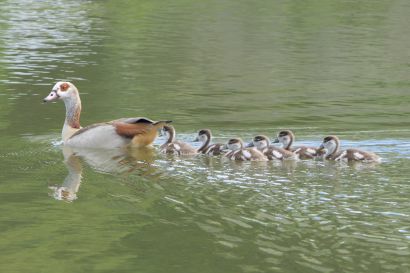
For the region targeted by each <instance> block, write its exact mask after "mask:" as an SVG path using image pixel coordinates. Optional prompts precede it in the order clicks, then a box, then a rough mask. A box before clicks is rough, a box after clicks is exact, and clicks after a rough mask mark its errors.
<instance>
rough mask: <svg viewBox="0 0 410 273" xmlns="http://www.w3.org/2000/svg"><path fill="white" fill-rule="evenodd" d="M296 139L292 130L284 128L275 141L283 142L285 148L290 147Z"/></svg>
mask: <svg viewBox="0 0 410 273" xmlns="http://www.w3.org/2000/svg"><path fill="white" fill-rule="evenodd" d="M294 139H295V135H294V134H293V132H292V131H290V130H283V131H280V132H279V133H278V136H277V137H276V139H275V140H274V141H273V143H281V144H282V145H283V147H284V148H288V147H289V146H290V145H291V144H292V142H293V141H294Z"/></svg>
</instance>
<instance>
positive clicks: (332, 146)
mask: <svg viewBox="0 0 410 273" xmlns="http://www.w3.org/2000/svg"><path fill="white" fill-rule="evenodd" d="M339 144H340V140H339V138H338V137H337V136H327V137H325V138H324V139H323V142H322V144H320V146H319V151H323V150H324V149H326V151H327V152H326V155H331V154H333V153H335V152H337V150H338V149H339Z"/></svg>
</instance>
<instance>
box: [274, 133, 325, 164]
mask: <svg viewBox="0 0 410 273" xmlns="http://www.w3.org/2000/svg"><path fill="white" fill-rule="evenodd" d="M294 141H295V134H294V133H293V132H292V131H290V130H283V131H280V132H279V133H278V136H277V137H276V139H275V140H274V141H273V143H281V144H282V148H283V149H285V150H288V151H291V152H294V153H296V154H298V155H299V159H312V158H315V157H317V156H318V155H319V152H318V149H317V148H315V147H307V146H297V147H292V144H293V142H294Z"/></svg>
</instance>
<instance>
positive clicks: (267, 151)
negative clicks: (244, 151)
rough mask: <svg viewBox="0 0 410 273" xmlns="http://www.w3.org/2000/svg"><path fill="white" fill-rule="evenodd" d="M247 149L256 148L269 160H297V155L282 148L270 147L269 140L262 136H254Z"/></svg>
mask: <svg viewBox="0 0 410 273" xmlns="http://www.w3.org/2000/svg"><path fill="white" fill-rule="evenodd" d="M248 147H256V149H258V150H259V151H260V152H262V153H263V154H264V155H265V156H266V157H267V158H268V159H269V160H273V159H277V160H298V159H299V156H298V154H296V153H294V152H291V151H288V150H285V149H283V148H279V147H275V146H272V145H270V139H269V138H268V137H267V136H264V135H258V136H255V137H254V138H253V140H252V142H251V143H250V144H248Z"/></svg>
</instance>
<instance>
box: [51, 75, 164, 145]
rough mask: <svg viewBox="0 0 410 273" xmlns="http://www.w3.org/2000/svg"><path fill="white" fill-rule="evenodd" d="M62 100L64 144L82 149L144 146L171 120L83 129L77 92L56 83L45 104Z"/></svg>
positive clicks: (111, 123)
mask: <svg viewBox="0 0 410 273" xmlns="http://www.w3.org/2000/svg"><path fill="white" fill-rule="evenodd" d="M56 100H62V101H63V102H64V104H65V108H66V117H65V122H64V126H63V130H62V133H61V135H62V139H63V141H64V144H65V145H68V146H71V147H79V148H82V147H84V148H119V147H124V146H126V145H131V146H133V147H144V146H148V145H150V144H151V143H152V142H153V141H154V139H155V138H156V137H157V134H158V132H157V131H158V129H160V128H161V127H162V126H164V125H165V124H166V123H169V122H171V121H152V120H150V119H148V118H144V117H136V118H122V119H117V120H113V121H109V122H103V123H97V124H93V125H90V126H87V127H84V128H82V127H81V126H80V114H81V100H80V94H79V92H78V89H77V88H76V87H75V86H74V84H72V83H70V82H63V81H61V82H57V83H56V84H55V85H54V87H53V89H52V90H51V92H50V94H49V95H48V96H47V97H46V98H44V102H51V101H56Z"/></svg>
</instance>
